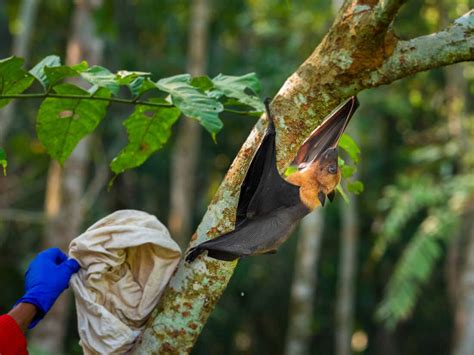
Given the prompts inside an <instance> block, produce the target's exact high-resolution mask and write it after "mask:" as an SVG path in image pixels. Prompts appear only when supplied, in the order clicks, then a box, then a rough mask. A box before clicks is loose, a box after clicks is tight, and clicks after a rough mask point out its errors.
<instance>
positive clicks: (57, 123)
mask: <svg viewBox="0 0 474 355" xmlns="http://www.w3.org/2000/svg"><path fill="white" fill-rule="evenodd" d="M54 90H55V92H56V93H58V94H63V95H88V92H87V91H84V90H83V89H81V88H78V87H77V86H74V85H71V84H61V85H57V86H55V87H54ZM94 96H100V97H110V92H109V90H107V89H104V88H101V89H99V90H98V91H97V92H96V93H95V95H94ZM108 104H109V102H108V101H100V100H90V99H64V98H61V99H58V98H47V99H46V100H44V101H43V103H42V104H41V106H40V109H39V112H38V118H37V124H36V131H37V134H38V138H39V140H40V141H41V143H42V144H43V145H44V146H45V147H46V149H47V150H48V153H49V154H50V155H51V156H52V157H53V158H54V159H56V160H58V161H59V162H60V163H61V164H63V163H64V161H65V160H66V159H67V158H68V156H69V155H70V154H71V152H72V151H73V149H74V148H75V147H76V145H77V143H79V141H80V140H81V139H82V138H84V136H86V135H87V134H89V133H91V132H93V131H94V129H95V128H96V127H97V125H98V124H99V123H100V121H101V120H102V118H103V117H104V116H105V113H106V109H107V105H108Z"/></svg>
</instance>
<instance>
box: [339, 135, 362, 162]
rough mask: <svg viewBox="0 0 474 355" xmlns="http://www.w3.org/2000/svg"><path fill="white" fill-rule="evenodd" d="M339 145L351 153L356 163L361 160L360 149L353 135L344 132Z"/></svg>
mask: <svg viewBox="0 0 474 355" xmlns="http://www.w3.org/2000/svg"><path fill="white" fill-rule="evenodd" d="M339 147H341V148H342V149H344V150H345V151H346V152H347V153H348V154H349V156H350V157H351V159H352V161H353V162H354V163H356V164H357V163H358V162H359V154H360V149H359V147H358V146H357V143H356V142H355V141H354V140H353V139H352V138H351V136H349V135H348V134H346V133H344V134H343V135H342V136H341V139H340V140H339Z"/></svg>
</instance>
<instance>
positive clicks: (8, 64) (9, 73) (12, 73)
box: [0, 57, 34, 108]
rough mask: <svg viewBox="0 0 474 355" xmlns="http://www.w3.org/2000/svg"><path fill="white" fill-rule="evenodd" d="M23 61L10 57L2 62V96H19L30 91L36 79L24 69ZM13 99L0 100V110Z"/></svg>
mask: <svg viewBox="0 0 474 355" xmlns="http://www.w3.org/2000/svg"><path fill="white" fill-rule="evenodd" d="M22 65H23V59H21V58H17V57H10V58H6V59H2V60H0V95H17V94H21V93H22V92H23V91H25V90H26V89H28V88H29V87H30V85H31V83H33V80H34V78H33V77H32V76H31V75H30V74H29V73H27V72H26V71H24V70H23V69H22V67H21V66H22ZM10 100H11V99H0V108H2V107H3V106H5V105H7V104H8V103H9V102H10Z"/></svg>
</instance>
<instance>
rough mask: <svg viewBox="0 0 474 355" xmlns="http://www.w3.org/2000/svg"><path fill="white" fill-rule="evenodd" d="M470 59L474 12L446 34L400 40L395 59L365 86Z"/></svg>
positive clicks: (473, 47)
mask: <svg viewBox="0 0 474 355" xmlns="http://www.w3.org/2000/svg"><path fill="white" fill-rule="evenodd" d="M468 60H474V10H471V11H469V12H468V13H467V14H465V15H464V16H462V17H460V18H458V19H457V20H456V21H455V22H454V24H453V25H452V26H450V27H448V28H446V29H445V30H443V31H440V32H437V33H433V34H430V35H427V36H421V37H417V38H414V39H412V40H409V41H399V42H398V43H397V45H396V47H395V50H394V51H393V54H392V56H391V57H390V58H388V60H386V61H385V63H384V64H383V65H382V66H381V67H380V69H378V70H377V71H375V72H374V73H373V74H372V75H371V76H370V78H369V81H368V82H367V83H366V85H368V86H369V87H370V86H379V85H383V84H388V83H391V82H393V81H395V80H398V79H401V78H404V77H407V76H409V75H412V74H415V73H418V72H421V71H425V70H429V69H433V68H439V67H442V66H446V65H450V64H454V63H458V62H462V61H468Z"/></svg>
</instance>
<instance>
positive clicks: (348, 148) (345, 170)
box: [336, 133, 364, 203]
mask: <svg viewBox="0 0 474 355" xmlns="http://www.w3.org/2000/svg"><path fill="white" fill-rule="evenodd" d="M338 146H339V147H340V148H342V150H343V151H345V152H346V153H347V155H348V156H349V158H350V160H351V163H348V162H347V161H346V160H345V159H343V158H341V157H339V158H338V165H339V169H341V175H342V178H343V179H344V180H345V181H346V188H347V191H348V192H350V193H353V194H356V195H359V194H361V193H362V192H363V191H364V184H363V183H362V181H360V180H358V179H357V178H356V173H357V165H358V164H359V162H360V148H359V146H358V145H357V143H356V142H355V141H354V140H353V139H352V137H351V136H349V135H348V134H347V133H344V134H343V135H342V136H341V138H340V140H339V145H338ZM336 190H337V191H338V192H339V193H340V194H341V196H342V198H343V199H344V201H345V202H346V203H349V198H348V197H347V193H346V192H345V191H344V187H343V185H342V184H339V185H338V186H337V188H336Z"/></svg>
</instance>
